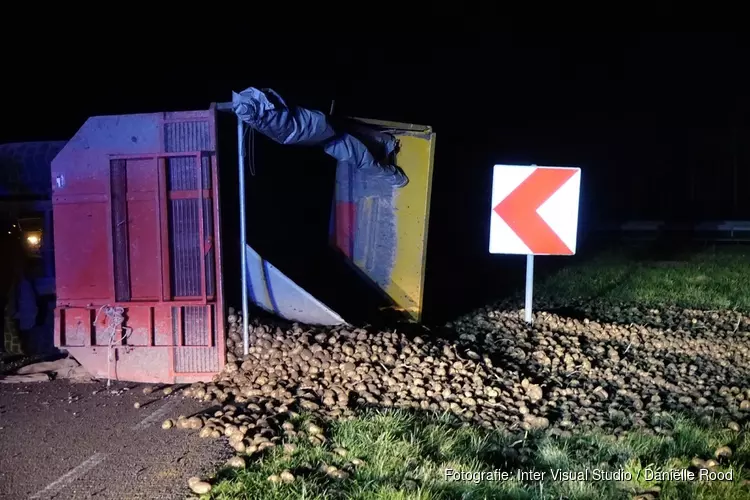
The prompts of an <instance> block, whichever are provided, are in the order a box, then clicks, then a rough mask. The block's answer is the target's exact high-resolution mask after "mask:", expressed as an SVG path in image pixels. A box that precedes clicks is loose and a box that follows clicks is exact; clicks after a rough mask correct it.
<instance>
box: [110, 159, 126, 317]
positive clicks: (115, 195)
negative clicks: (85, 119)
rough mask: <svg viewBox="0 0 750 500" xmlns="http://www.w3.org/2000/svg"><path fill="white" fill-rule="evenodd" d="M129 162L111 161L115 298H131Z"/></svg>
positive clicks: (120, 300)
mask: <svg viewBox="0 0 750 500" xmlns="http://www.w3.org/2000/svg"><path fill="white" fill-rule="evenodd" d="M126 168H127V162H126V161H125V160H112V161H111V162H110V183H111V189H112V243H113V244H112V247H113V248H112V251H113V253H114V255H113V259H114V274H115V276H114V277H115V300H117V301H118V302H127V301H129V300H130V266H129V265H128V208H127V206H128V205H127V173H126Z"/></svg>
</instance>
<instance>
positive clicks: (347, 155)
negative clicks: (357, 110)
mask: <svg viewBox="0 0 750 500" xmlns="http://www.w3.org/2000/svg"><path fill="white" fill-rule="evenodd" d="M232 110H233V111H234V113H235V114H236V115H237V116H238V117H239V118H240V119H241V120H242V121H244V122H245V123H247V124H248V125H250V126H251V127H252V128H253V129H255V130H257V131H258V132H260V133H261V134H263V135H265V136H266V137H268V138H269V139H271V140H273V141H275V142H278V143H279V144H285V145H291V144H298V145H316V144H317V145H321V146H323V150H324V151H325V152H326V154H328V155H329V156H332V157H333V158H335V159H336V160H337V161H338V162H339V164H344V165H346V166H351V167H353V168H355V169H356V170H363V169H364V170H365V171H372V172H373V173H375V172H380V171H383V170H384V166H385V165H390V164H391V162H389V159H390V157H391V155H392V154H393V153H394V152H395V150H396V145H397V142H396V139H395V138H394V137H393V136H391V135H389V134H384V133H382V132H378V131H376V130H374V129H370V128H368V127H362V126H361V125H359V126H354V125H351V124H344V123H343V122H342V123H340V124H338V125H337V127H336V129H334V127H333V126H332V125H331V124H330V122H329V121H328V119H327V118H326V115H325V114H323V113H322V112H320V111H312V110H309V109H305V108H299V107H296V106H295V107H292V106H288V105H287V104H286V103H285V102H284V100H283V99H282V98H281V96H279V95H278V94H277V93H276V92H274V91H273V90H271V89H263V90H260V89H256V88H254V87H250V88H247V89H245V90H243V91H242V92H239V93H237V92H232Z"/></svg>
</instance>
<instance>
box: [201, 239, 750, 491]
mask: <svg viewBox="0 0 750 500" xmlns="http://www.w3.org/2000/svg"><path fill="white" fill-rule="evenodd" d="M634 257H635V258H634ZM536 292H537V297H538V298H540V299H543V298H544V297H549V298H555V299H556V300H557V301H559V300H560V297H564V298H569V299H571V300H572V299H575V298H581V299H593V300H597V301H600V302H604V303H607V302H612V303H615V302H617V303H637V304H640V305H653V306H654V307H664V306H666V305H676V306H681V307H687V308H695V309H740V310H745V311H750V249H748V248H746V247H715V248H706V249H703V250H701V251H698V252H691V253H689V254H683V255H677V256H674V257H670V258H669V260H658V261H657V260H652V259H646V258H638V257H637V256H634V255H633V254H632V253H630V252H626V251H618V252H608V253H604V254H600V255H599V256H598V257H596V258H594V259H592V260H590V261H588V262H586V263H583V264H576V265H572V266H570V267H568V268H565V269H564V270H562V271H560V272H559V273H557V274H556V275H554V276H552V277H551V278H549V279H547V280H546V281H545V282H544V283H542V284H541V286H540V287H538V288H537V290H536ZM665 418H666V422H665V423H664V427H669V428H671V429H672V433H671V436H670V437H664V436H652V435H648V434H646V433H642V432H638V431H636V432H632V433H631V434H629V435H628V436H626V437H625V438H623V439H622V440H617V439H615V438H613V437H611V436H606V435H604V434H601V433H590V434H586V435H576V436H573V437H570V438H561V437H559V436H551V435H549V434H545V433H539V434H529V435H525V436H517V435H511V434H507V433H503V432H501V431H485V430H483V429H478V428H474V427H467V426H463V427H456V426H455V425H454V422H453V421H452V420H451V418H450V417H449V416H429V415H427V414H420V415H418V416H417V415H414V414H410V413H406V412H402V411H378V412H371V413H369V414H366V415H363V416H362V417H360V418H357V419H355V420H352V421H345V422H344V421H342V422H333V423H331V424H330V427H329V428H328V433H329V434H328V443H327V444H326V445H325V446H323V447H315V446H312V445H310V444H308V443H306V442H299V443H296V445H297V446H298V448H297V451H296V452H295V453H294V454H292V455H289V454H286V453H284V451H283V449H282V448H281V447H276V448H274V449H272V450H267V452H266V453H265V454H264V455H263V456H262V457H260V458H257V459H252V460H249V461H248V467H247V469H245V470H241V471H236V470H223V471H221V472H220V473H219V476H218V478H217V481H216V482H215V487H214V489H213V491H212V492H211V494H210V498H215V499H258V500H263V499H289V498H304V499H311V500H312V499H320V500H322V499H350V498H351V499H367V500H376V499H404V500H405V499H419V500H427V499H452V498H465V499H469V498H477V499H478V498H523V499H547V498H549V499H553V498H554V499H558V498H568V499H597V500H601V499H609V498H613V499H616V498H638V495H641V496H640V498H642V499H644V500H646V499H655V498H659V499H661V500H671V499H683V498H698V499H750V484H749V483H748V480H750V471H748V470H746V465H747V464H748V463H750V429H749V428H747V426H746V427H745V428H744V429H742V430H741V431H740V432H735V431H732V430H728V429H725V428H723V426H722V425H720V424H719V423H718V422H717V423H715V424H713V425H712V424H710V423H706V422H702V423H700V424H699V423H696V422H695V421H693V420H690V419H688V418H685V417H680V416H671V417H665ZM721 446H728V447H729V448H730V449H731V450H732V452H733V454H732V457H731V458H730V459H728V460H722V461H721V463H719V464H718V465H717V466H716V467H715V468H713V470H714V471H715V472H723V473H728V472H731V474H732V480H700V476H699V474H700V473H699V472H698V469H696V468H695V467H694V466H693V465H692V462H693V460H694V459H696V458H698V459H703V460H708V459H712V458H714V453H715V451H716V450H717V449H718V448H719V447H721ZM336 447H341V448H344V449H346V450H348V455H347V456H346V457H342V456H340V455H339V454H337V453H334V451H333V450H334V449H335V448H336ZM352 458H357V459H360V460H363V461H364V464H363V465H359V466H353V465H352V463H351V461H352ZM324 465H329V466H330V465H333V466H335V467H337V468H339V469H341V470H345V471H347V472H348V473H349V477H348V478H346V479H336V478H333V477H330V476H329V475H328V474H326V473H325V472H322V471H321V470H320V469H321V467H322V466H324ZM448 469H450V470H453V471H455V472H458V473H461V472H467V473H480V472H485V473H488V472H489V473H491V472H493V471H497V473H496V474H495V475H494V476H491V477H490V478H486V477H485V478H483V479H484V480H479V481H475V480H473V479H474V478H472V477H469V478H463V479H461V478H460V477H459V476H457V475H455V474H454V475H452V476H450V477H448V476H447V475H446V470H448ZM284 470H289V471H290V472H291V473H292V474H293V475H294V476H295V480H294V481H293V482H292V483H290V484H283V483H279V484H276V483H271V482H269V481H268V477H269V476H272V475H278V474H279V473H281V472H282V471H284ZM685 470H689V471H692V472H693V473H694V474H695V475H696V476H697V477H696V479H689V480H679V479H677V478H674V477H673V478H671V479H669V478H667V479H665V476H664V473H665V472H667V471H685ZM519 471H522V472H524V473H530V472H532V471H536V472H540V473H541V472H544V476H543V479H542V480H541V481H539V480H518V472H519ZM552 471H560V472H562V471H565V472H569V473H580V472H582V471H588V474H589V475H588V477H587V478H584V479H579V478H575V477H574V478H572V479H571V480H561V479H559V478H557V477H555V476H554V475H553V474H552ZM503 472H504V473H505V474H509V476H510V477H508V478H505V479H504V478H503V476H501V475H500V474H502V473H503ZM617 474H619V476H617ZM658 474H662V476H661V477H659V475H658ZM596 475H598V476H596ZM597 478H598V479H600V480H596V479H597Z"/></svg>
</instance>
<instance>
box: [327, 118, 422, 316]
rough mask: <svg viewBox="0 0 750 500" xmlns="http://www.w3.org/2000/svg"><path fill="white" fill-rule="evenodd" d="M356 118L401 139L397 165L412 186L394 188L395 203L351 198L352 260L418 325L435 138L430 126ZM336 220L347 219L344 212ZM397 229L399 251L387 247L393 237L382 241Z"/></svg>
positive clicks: (396, 238)
mask: <svg viewBox="0 0 750 500" xmlns="http://www.w3.org/2000/svg"><path fill="white" fill-rule="evenodd" d="M358 120H359V121H361V122H363V123H366V124H368V125H372V126H376V127H377V128H379V129H382V130H384V131H386V132H388V133H390V134H392V135H394V136H396V137H397V138H398V140H399V150H398V154H397V156H396V163H397V165H398V166H400V167H401V168H402V169H403V170H404V172H406V175H407V176H408V177H409V184H408V185H406V186H405V187H403V188H400V189H397V190H395V194H394V197H393V199H388V200H385V199H383V198H380V199H378V197H377V196H369V197H364V196H363V197H361V198H360V199H353V200H351V201H352V202H354V204H355V205H356V216H355V220H356V222H353V226H354V227H352V229H351V231H352V233H353V236H352V238H353V239H354V240H355V241H354V242H353V243H352V246H353V247H356V248H357V249H358V250H357V251H353V252H350V253H353V254H356V257H355V255H351V258H352V260H353V262H354V264H355V265H356V266H357V267H358V268H359V269H360V270H362V271H364V272H365V274H367V275H369V276H370V277H371V278H372V279H373V281H374V282H375V283H376V284H377V285H378V286H379V287H380V288H381V289H382V290H383V291H384V292H385V293H386V294H387V295H388V296H389V297H390V299H391V300H392V301H393V302H394V307H395V308H396V309H398V310H401V311H404V312H407V313H408V314H409V316H410V317H411V318H412V319H413V320H416V321H420V320H421V316H422V300H423V293H424V291H423V290H424V278H425V262H426V251H427V231H428V222H429V212H430V194H431V188H432V171H433V162H434V153H435V134H434V133H433V132H432V129H431V128H430V127H426V126H421V125H411V124H403V123H393V122H384V121H377V120H364V119H358ZM350 181H352V180H351V179H350ZM389 211H393V213H387V212H389ZM338 216H339V218H340V219H343V218H344V217H343V216H342V215H341V214H340V213H339V215H338ZM386 226H388V227H387V228H386ZM393 226H395V234H393V240H392V241H394V242H395V246H396V248H395V251H394V249H392V248H388V246H387V245H389V244H388V243H386V242H387V241H391V239H390V238H387V239H385V238H383V237H382V235H383V234H384V231H386V230H387V232H389V233H390V234H392V233H393ZM386 261H387V263H388V264H387V268H388V271H389V272H388V273H387V276H386V277H385V278H383V271H382V268H383V265H382V263H383V262H386ZM378 266H380V267H378Z"/></svg>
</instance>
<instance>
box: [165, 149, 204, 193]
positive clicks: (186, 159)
mask: <svg viewBox="0 0 750 500" xmlns="http://www.w3.org/2000/svg"><path fill="white" fill-rule="evenodd" d="M167 165H168V167H169V175H168V177H169V180H168V185H169V190H170V191H194V190H196V189H198V166H197V165H196V159H195V157H193V156H176V157H172V158H168V160H167Z"/></svg>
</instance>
